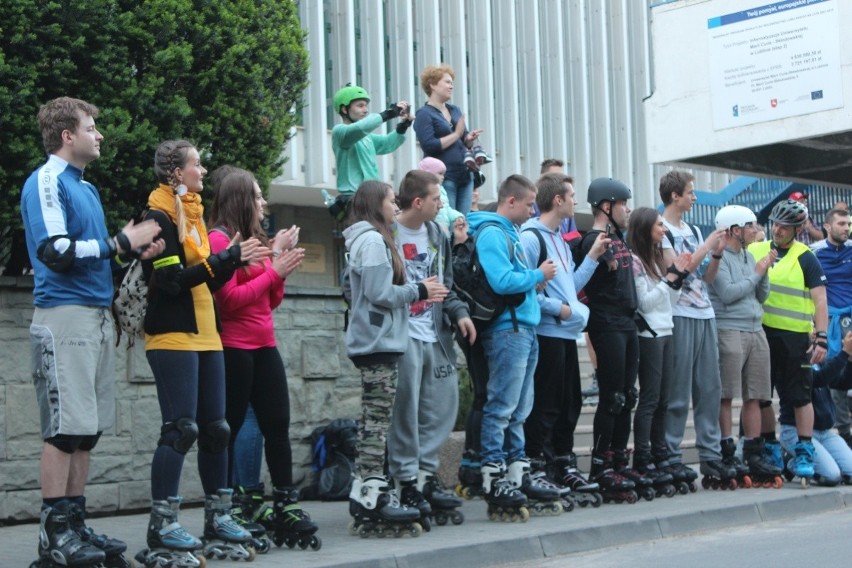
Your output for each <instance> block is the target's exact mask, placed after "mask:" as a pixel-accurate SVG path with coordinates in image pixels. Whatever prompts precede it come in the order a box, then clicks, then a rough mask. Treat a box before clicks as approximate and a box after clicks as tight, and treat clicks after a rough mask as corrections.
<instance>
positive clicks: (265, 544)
mask: <svg viewBox="0 0 852 568" xmlns="http://www.w3.org/2000/svg"><path fill="white" fill-rule="evenodd" d="M264 490H265V488H264V486H263V483H261V484H260V485H257V486H255V487H243V486H239V487H237V488H236V489H234V508H233V509H231V518H232V519H234V521H235V522H236V523H237V524H238V525H240V526H241V527H243V528H244V529H245V530H247V531H248V532H249V534H251V545H252V546H253V547H254V549H255V550H256V551H257V553H258V554H266V553H267V552H269V548H270V546H271V545H270V542H269V539H267V538H266V526H265V522H268V519H269V517H271V516H272V507H270V506H269V505H267V504H266V503H265V502H264V497H263V496H264Z"/></svg>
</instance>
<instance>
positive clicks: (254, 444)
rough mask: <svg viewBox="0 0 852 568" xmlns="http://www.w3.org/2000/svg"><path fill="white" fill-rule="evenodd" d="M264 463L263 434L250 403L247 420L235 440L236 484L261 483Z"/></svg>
mask: <svg viewBox="0 0 852 568" xmlns="http://www.w3.org/2000/svg"><path fill="white" fill-rule="evenodd" d="M262 463H263V435H262V434H261V433H260V427H259V426H258V424H257V417H256V416H255V415H254V409H253V408H252V407H251V405H249V407H248V410H247V411H246V417H245V420H243V425H242V427H241V428H240V432H239V434H237V438H236V440H234V484H235V485H242V486H243V487H257V486H258V485H260V467H261V464H262Z"/></svg>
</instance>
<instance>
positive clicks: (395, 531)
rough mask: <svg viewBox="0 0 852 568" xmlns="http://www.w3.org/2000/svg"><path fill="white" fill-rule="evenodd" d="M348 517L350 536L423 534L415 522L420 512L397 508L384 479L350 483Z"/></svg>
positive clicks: (355, 480) (369, 478) (378, 478)
mask: <svg viewBox="0 0 852 568" xmlns="http://www.w3.org/2000/svg"><path fill="white" fill-rule="evenodd" d="M349 514H350V515H352V521H351V522H350V523H349V532H350V534H353V535H358V536H360V537H362V538H368V537H370V536H378V537H383V536H386V535H393V536H402V535H404V534H409V535H411V536H412V537H418V536H420V535H421V534H422V533H423V527H421V526H420V523H419V522H417V521H418V519H419V518H420V511H419V510H418V509H411V508H409V507H403V506H402V505H400V504H399V498H398V497H397V495H396V492H395V491H394V490H392V489H391V487H390V483H389V482H388V480H387V479H385V478H384V477H379V476H372V477H367V478H366V479H364V480H363V481H362V480H360V479H357V478H356V479H354V480H353V481H352V491H351V492H350V493H349Z"/></svg>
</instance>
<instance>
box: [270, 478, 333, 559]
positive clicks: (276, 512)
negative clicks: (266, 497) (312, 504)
mask: <svg viewBox="0 0 852 568" xmlns="http://www.w3.org/2000/svg"><path fill="white" fill-rule="evenodd" d="M261 522H262V523H264V527H265V528H266V530H267V531H268V532H270V533H272V542H274V543H275V546H278V547H281V546H282V545H285V544H286V545H287V548H294V547H296V546H298V547H299V548H300V549H302V550H306V549H307V548H309V547H310V549H311V550H319V549H320V548H322V539H321V538H320V537H319V535H317V534H315V533H316V532H317V529H318V527H317V525H316V523H315V522H313V521H312V520H311V516H310V515H308V513H306V512H305V510H304V509H302V506H301V505H300V504H299V490H298V489H296V488H295V487H282V488H277V487H276V488H273V489H272V510H271V515H266V516H264V517H262V520H261Z"/></svg>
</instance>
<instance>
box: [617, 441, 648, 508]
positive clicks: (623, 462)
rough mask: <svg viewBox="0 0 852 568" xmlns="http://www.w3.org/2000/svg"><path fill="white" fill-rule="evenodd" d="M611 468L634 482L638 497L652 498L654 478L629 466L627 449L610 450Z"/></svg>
mask: <svg viewBox="0 0 852 568" xmlns="http://www.w3.org/2000/svg"><path fill="white" fill-rule="evenodd" d="M612 468H613V469H614V470H615V472H616V473H617V474H619V475H620V476H622V477H623V478H625V479H629V480H630V481H632V482H633V483H634V485H635V486H636V493H637V494H638V495H639V497H641V498H642V499H644V500H645V501H653V500H654V497H656V495H657V491H656V489H654V480H653V479H651V478H650V477H648V476H646V475H645V474H644V473H641V472H639V471H637V470H635V469H633V468H631V467H630V452H629V451H628V450H627V449H624V450H615V451H614V452H612Z"/></svg>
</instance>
